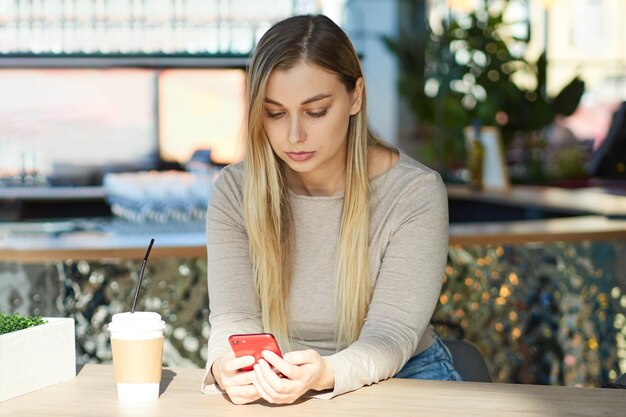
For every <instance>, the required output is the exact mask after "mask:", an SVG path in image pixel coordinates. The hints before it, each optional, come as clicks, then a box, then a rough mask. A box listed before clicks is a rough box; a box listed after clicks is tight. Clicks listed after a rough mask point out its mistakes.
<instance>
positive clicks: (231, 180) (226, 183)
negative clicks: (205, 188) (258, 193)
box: [211, 162, 243, 206]
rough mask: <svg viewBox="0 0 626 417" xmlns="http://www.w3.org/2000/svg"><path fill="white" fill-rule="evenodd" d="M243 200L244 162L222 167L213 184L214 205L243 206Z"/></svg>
mask: <svg viewBox="0 0 626 417" xmlns="http://www.w3.org/2000/svg"><path fill="white" fill-rule="evenodd" d="M242 201H243V163H242V162H237V163H234V164H230V165H226V166H225V167H224V168H222V169H221V170H220V172H219V174H218V176H217V178H216V179H215V182H214V184H213V192H212V195H211V202H212V204H213V205H215V204H218V205H221V204H227V205H236V206H241V204H242Z"/></svg>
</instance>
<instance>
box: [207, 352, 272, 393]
mask: <svg viewBox="0 0 626 417" xmlns="http://www.w3.org/2000/svg"><path fill="white" fill-rule="evenodd" d="M253 363H254V356H242V357H240V358H236V357H235V354H234V353H233V352H229V353H227V354H226V355H224V356H222V357H221V358H219V359H217V360H216V361H215V362H213V365H212V366H211V372H212V373H213V377H214V378H215V382H217V384H218V385H219V386H220V387H222V389H223V390H224V391H226V393H227V394H228V397H229V398H230V400H231V401H232V402H233V403H234V404H247V403H251V402H253V401H256V400H258V399H259V398H261V396H260V395H259V393H258V392H257V390H256V388H255V386H254V385H253V384H252V382H253V381H254V379H255V373H254V371H247V372H246V371H241V368H245V367H246V366H250V365H252V364H253Z"/></svg>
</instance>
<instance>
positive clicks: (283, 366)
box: [259, 350, 298, 379]
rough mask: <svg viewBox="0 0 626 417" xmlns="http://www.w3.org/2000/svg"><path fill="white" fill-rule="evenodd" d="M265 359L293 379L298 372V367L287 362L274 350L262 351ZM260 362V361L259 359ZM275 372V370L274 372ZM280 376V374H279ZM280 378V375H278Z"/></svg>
mask: <svg viewBox="0 0 626 417" xmlns="http://www.w3.org/2000/svg"><path fill="white" fill-rule="evenodd" d="M262 355H263V359H265V360H266V361H267V363H269V364H270V365H272V366H273V367H274V368H276V370H278V371H279V372H280V373H281V374H283V375H284V376H285V377H287V378H289V379H293V378H294V377H295V376H296V375H297V372H298V367H297V366H294V365H292V364H290V363H289V362H286V361H285V360H284V359H283V358H281V357H280V356H278V355H277V354H275V353H274V352H272V351H269V350H264V351H263V352H262ZM259 362H260V361H259ZM274 373H275V372H274ZM277 377H278V376H277ZM278 378H279V379H280V377H278Z"/></svg>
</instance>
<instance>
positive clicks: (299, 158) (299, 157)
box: [287, 152, 315, 162]
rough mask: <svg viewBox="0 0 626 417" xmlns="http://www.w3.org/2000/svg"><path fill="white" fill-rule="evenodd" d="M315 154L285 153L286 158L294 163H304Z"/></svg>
mask: <svg viewBox="0 0 626 417" xmlns="http://www.w3.org/2000/svg"><path fill="white" fill-rule="evenodd" d="M314 154H315V152H287V156H288V157H289V158H290V159H291V160H292V161H296V162H302V161H306V160H307V159H311V158H312V157H313V155H314Z"/></svg>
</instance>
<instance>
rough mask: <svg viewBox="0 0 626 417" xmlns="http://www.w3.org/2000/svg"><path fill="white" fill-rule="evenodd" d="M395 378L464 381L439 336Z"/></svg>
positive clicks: (410, 360)
mask: <svg viewBox="0 0 626 417" xmlns="http://www.w3.org/2000/svg"><path fill="white" fill-rule="evenodd" d="M394 378H408V379H435V380H440V381H462V379H461V375H459V373H458V372H457V371H456V370H455V369H454V367H453V366H452V355H451V354H450V351H449V350H448V348H447V347H446V345H444V344H443V342H442V341H441V339H440V338H439V337H435V341H434V342H433V344H432V345H431V346H430V347H429V348H428V349H426V350H425V351H423V352H422V353H420V354H418V355H416V356H413V357H412V358H411V359H409V361H408V362H407V363H406V365H404V366H403V367H402V369H400V372H398V373H397V374H396V376H395V377H394Z"/></svg>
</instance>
